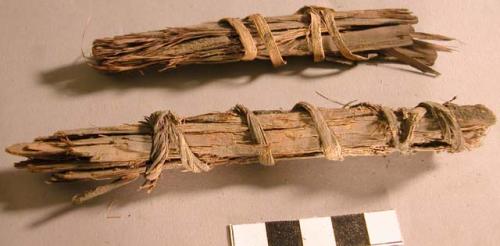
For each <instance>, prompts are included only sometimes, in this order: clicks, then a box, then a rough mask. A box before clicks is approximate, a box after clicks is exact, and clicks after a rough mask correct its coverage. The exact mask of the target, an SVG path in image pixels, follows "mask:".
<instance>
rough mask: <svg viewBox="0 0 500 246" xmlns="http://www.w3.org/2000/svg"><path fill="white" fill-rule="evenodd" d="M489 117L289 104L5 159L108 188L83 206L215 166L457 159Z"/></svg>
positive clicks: (26, 149) (445, 109) (82, 137)
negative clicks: (428, 154) (175, 172)
mask: <svg viewBox="0 0 500 246" xmlns="http://www.w3.org/2000/svg"><path fill="white" fill-rule="evenodd" d="M494 123H495V116H494V114H493V113H492V112H491V111H490V110H489V109H488V108H486V107H485V106H483V105H465V106H459V105H456V104H452V103H445V104H438V103H434V102H424V103H421V104H419V105H418V106H417V107H415V108H398V109H390V108H387V107H383V106H379V105H374V104H368V103H363V104H358V105H355V106H351V107H344V108H335V109H334V108H317V107H315V106H313V105H311V104H309V103H305V102H301V103H298V104H297V105H296V106H295V107H294V108H293V109H292V110H291V111H281V110H264V111H251V110H250V109H248V108H246V107H244V106H242V105H237V106H236V107H235V108H234V109H232V110H230V111H227V112H220V113H208V114H203V115H198V116H191V117H185V118H181V117H178V116H176V115H175V114H173V113H172V112H170V111H161V112H155V113H153V114H152V115H151V116H149V117H146V120H145V121H144V122H141V123H137V124H127V125H120V126H111V127H96V128H87V129H76V130H68V131H59V132H56V133H54V134H53V135H50V136H46V137H39V138H37V139H35V141H34V142H31V143H20V144H14V145H12V146H10V147H8V148H7V149H6V151H7V152H9V153H11V154H15V155H20V156H24V157H26V158H28V159H27V160H25V161H21V162H19V163H16V167H18V168H22V169H27V170H29V171H32V172H42V173H50V174H52V176H51V179H50V181H52V182H66V181H74V180H112V181H111V183H110V184H108V185H106V186H103V187H100V188H99V187H98V188H96V189H95V190H92V191H89V192H86V193H84V194H82V195H78V196H75V198H74V201H75V202H77V203H78V202H83V201H85V200H88V199H90V198H93V197H95V196H98V195H102V194H105V193H106V192H108V191H111V190H113V189H116V188H118V187H121V186H123V185H126V184H128V183H130V182H132V181H134V180H136V179H137V178H138V177H139V176H140V175H143V176H144V177H145V178H146V182H145V183H144V185H143V188H146V189H148V190H151V189H152V188H153V187H154V186H155V185H156V181H157V180H158V178H159V177H160V176H161V172H162V171H164V170H168V169H183V170H185V171H191V172H203V171H209V170H211V169H212V168H214V167H216V166H220V165H234V164H251V163H259V162H260V163H262V164H263V165H275V164H276V163H279V162H281V161H282V160H287V159H304V158H320V157H324V158H327V159H331V160H342V159H343V158H345V157H349V156H384V155H387V154H390V153H393V152H401V153H412V152H418V151H435V152H439V151H448V152H459V151H463V150H469V149H472V148H475V147H478V146H479V145H480V143H481V139H482V138H483V137H484V136H485V135H486V132H487V129H488V128H489V127H490V126H491V125H493V124H494Z"/></svg>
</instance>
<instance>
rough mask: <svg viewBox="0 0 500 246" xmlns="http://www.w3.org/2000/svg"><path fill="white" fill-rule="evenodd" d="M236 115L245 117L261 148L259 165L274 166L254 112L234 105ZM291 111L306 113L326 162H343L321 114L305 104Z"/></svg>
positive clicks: (338, 147) (338, 146)
mask: <svg viewBox="0 0 500 246" xmlns="http://www.w3.org/2000/svg"><path fill="white" fill-rule="evenodd" d="M233 110H234V111H235V112H236V113H238V114H240V115H242V116H243V117H245V121H246V123H247V125H248V129H249V131H250V134H251V136H252V138H253V139H254V141H255V142H256V143H257V144H258V145H260V146H261V149H260V153H259V163H260V164H262V165H265V166H273V165H275V163H276V162H275V160H274V157H273V154H272V151H271V144H270V143H269V141H268V140H267V137H266V133H265V131H264V128H263V127H262V126H261V124H260V121H259V118H258V117H257V115H255V113H254V112H252V111H250V110H249V109H248V108H246V107H245V106H243V105H240V104H238V105H236V106H235V107H234V109H233ZM292 111H306V112H307V113H308V114H309V115H310V116H311V119H312V121H313V123H314V127H315V128H316V130H317V131H318V135H319V139H320V145H321V149H322V151H323V154H324V155H325V158H326V159H328V160H343V156H342V147H341V145H340V143H339V141H338V139H337V136H336V135H335V133H334V132H333V131H332V130H331V129H330V128H329V127H328V125H327V123H326V121H325V119H324V118H323V115H322V114H321V112H320V111H319V110H318V109H317V108H316V107H315V106H313V105H312V104H309V103H307V102H299V103H297V104H296V105H295V106H294V108H293V109H292Z"/></svg>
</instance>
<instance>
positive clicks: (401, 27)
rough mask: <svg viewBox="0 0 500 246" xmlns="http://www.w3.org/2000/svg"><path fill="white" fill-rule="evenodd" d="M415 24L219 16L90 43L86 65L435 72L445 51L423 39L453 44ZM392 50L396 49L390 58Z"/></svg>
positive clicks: (350, 15)
mask: <svg viewBox="0 0 500 246" xmlns="http://www.w3.org/2000/svg"><path fill="white" fill-rule="evenodd" d="M417 22H418V18H417V17H416V16H414V15H413V14H412V13H411V12H410V11H409V10H407V9H375V10H355V11H334V10H333V9H329V8H324V7H316V6H306V7H303V8H301V9H300V10H298V11H297V12H296V13H294V14H292V15H287V16H275V17H263V16H262V15H260V14H253V15H249V16H248V17H246V18H242V19H239V18H223V19H221V20H220V21H218V22H208V23H204V24H200V25H196V26H190V27H172V28H166V29H163V30H157V31H149V32H141V33H133V34H127V35H121V36H115V37H112V38H100V39H96V40H94V42H93V45H92V57H91V59H90V60H89V62H88V64H89V65H90V66H92V67H94V68H96V69H98V70H101V71H105V72H123V71H134V70H139V71H141V70H142V69H145V68H148V67H156V68H159V70H160V71H163V70H168V69H174V68H177V67H179V66H184V65H189V64H217V63H228V62H238V61H251V60H254V59H261V60H270V61H271V63H272V64H273V65H274V66H281V65H285V64H286V60H285V58H286V57H289V56H313V60H314V61H315V62H321V61H333V62H338V63H343V64H353V63H355V62H359V61H365V60H373V61H393V62H399V63H404V64H408V65H410V66H413V67H415V68H417V69H419V70H421V71H422V72H424V73H425V72H431V73H432V74H438V73H437V72H436V71H434V70H432V69H431V68H430V67H429V66H431V65H432V64H434V62H435V60H436V59H437V51H450V49H448V48H446V47H444V46H441V45H437V44H436V45H433V44H431V43H427V42H425V40H432V41H450V40H453V39H452V38H449V37H446V36H444V35H440V34H429V33H424V32H415V31H414V29H413V26H412V25H414V24H417ZM424 44H426V45H424ZM396 48H400V50H397V52H394V50H396ZM354 52H356V53H354Z"/></svg>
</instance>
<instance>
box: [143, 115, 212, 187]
mask: <svg viewBox="0 0 500 246" xmlns="http://www.w3.org/2000/svg"><path fill="white" fill-rule="evenodd" d="M145 123H146V124H147V125H148V126H150V127H151V128H152V132H153V136H152V143H151V152H150V155H149V161H150V163H149V166H148V167H147V169H146V173H145V175H144V176H145V178H146V181H145V183H144V184H143V185H142V186H141V189H147V190H148V192H149V191H151V190H152V189H153V188H154V187H155V185H156V182H157V181H158V179H159V177H160V175H161V173H162V171H163V166H164V165H165V163H166V162H167V161H168V159H169V154H170V149H171V148H172V147H173V148H177V149H178V150H179V155H180V158H181V166H182V167H183V168H184V169H185V170H186V171H190V172H194V173H199V172H203V171H209V170H210V169H211V167H210V165H209V164H207V163H205V162H203V161H201V160H200V159H198V157H196V155H194V154H193V152H192V151H191V149H190V148H189V145H188V144H187V142H186V138H185V137H184V134H183V133H182V131H181V130H180V129H179V128H178V124H180V123H181V119H180V118H179V117H178V116H176V115H175V114H174V113H172V112H171V111H157V112H154V113H153V114H151V115H150V116H149V117H146V121H145Z"/></svg>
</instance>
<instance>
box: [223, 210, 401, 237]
mask: <svg viewBox="0 0 500 246" xmlns="http://www.w3.org/2000/svg"><path fill="white" fill-rule="evenodd" d="M229 231H230V235H231V245H232V246H351V245H373V246H402V245H403V239H402V237H401V232H400V230H399V223H398V219H397V216H396V213H395V211H394V210H389V211H380V212H371V213H364V214H352V215H341V216H333V217H319V218H309V219H300V220H292V221H274V222H265V223H256V224H242V225H230V226H229Z"/></svg>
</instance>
